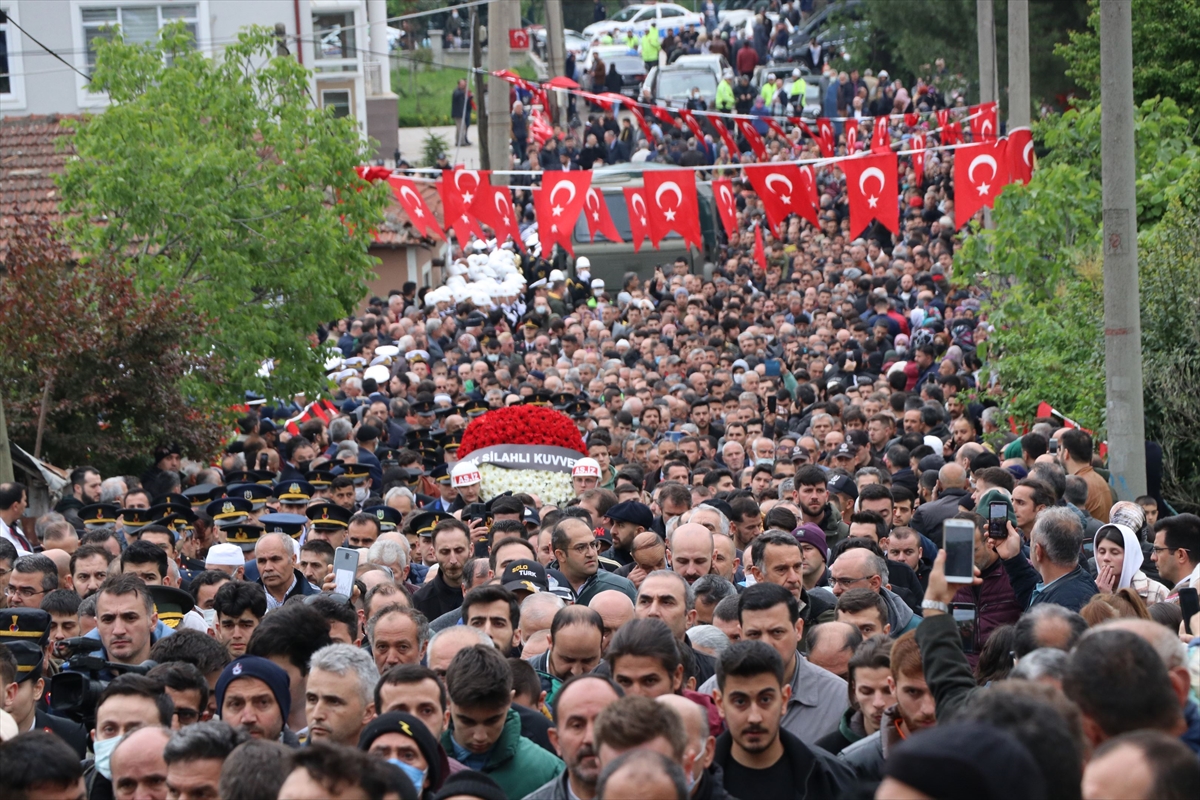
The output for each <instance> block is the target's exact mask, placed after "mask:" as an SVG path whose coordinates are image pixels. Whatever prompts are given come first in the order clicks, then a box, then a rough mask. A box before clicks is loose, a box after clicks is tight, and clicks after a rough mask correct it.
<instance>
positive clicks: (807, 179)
mask: <svg viewBox="0 0 1200 800" xmlns="http://www.w3.org/2000/svg"><path fill="white" fill-rule="evenodd" d="M819 205H820V200H819V199H818V198H817V173H816V172H815V171H814V170H813V168H812V165H811V164H801V165H800V197H799V198H798V200H797V205H796V213H797V214H799V215H800V216H801V217H803V218H804V219H806V220H808V221H809V222H811V223H812V224H813V225H814V226H816V227H818V228H819V227H821V217H820V215H819V214H818V213H817V208H818V206H819Z"/></svg>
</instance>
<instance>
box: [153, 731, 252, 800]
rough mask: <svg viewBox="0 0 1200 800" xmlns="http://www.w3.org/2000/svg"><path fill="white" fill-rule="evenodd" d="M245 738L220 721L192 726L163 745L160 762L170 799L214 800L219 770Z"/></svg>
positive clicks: (240, 732) (239, 732)
mask: <svg viewBox="0 0 1200 800" xmlns="http://www.w3.org/2000/svg"><path fill="white" fill-rule="evenodd" d="M248 740H249V737H247V736H246V734H245V733H243V732H242V731H239V730H236V729H234V728H232V727H230V726H229V725H228V724H226V723H224V722H221V721H220V720H211V721H209V722H202V723H200V724H198V725H193V726H192V727H190V728H188V729H187V730H186V731H183V732H181V733H177V734H175V735H174V736H172V737H171V741H169V742H167V746H166V748H164V750H163V760H164V761H165V762H166V764H167V781H166V783H167V790H168V792H169V793H170V794H169V796H170V797H179V798H184V797H186V798H189V800H190V799H191V798H209V797H218V796H219V794H218V787H219V785H220V781H221V768H222V767H223V765H224V764H225V760H226V759H227V758H228V757H229V756H230V754H232V753H233V751H234V749H236V748H237V747H238V746H239V745H241V744H243V743H244V742H246V741H248Z"/></svg>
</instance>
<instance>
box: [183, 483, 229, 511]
mask: <svg viewBox="0 0 1200 800" xmlns="http://www.w3.org/2000/svg"><path fill="white" fill-rule="evenodd" d="M222 494H224V489H223V487H220V486H217V485H216V484H215V483H198V484H196V485H195V486H190V487H188V488H187V489H184V490H183V496H184V497H186V498H187V500H188V502H189V503H191V504H192V510H193V511H199V510H200V509H202V508H204V506H206V505H208V504H209V503H211V502H212V501H213V500H216V499H217V498H218V497H220V496H221V495H222Z"/></svg>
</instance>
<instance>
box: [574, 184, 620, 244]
mask: <svg viewBox="0 0 1200 800" xmlns="http://www.w3.org/2000/svg"><path fill="white" fill-rule="evenodd" d="M583 215H584V217H585V218H586V219H587V226H588V234H589V235H590V236H591V237H592V241H593V242H594V241H596V234H597V233H599V234H602V235H603V236H604V238H605V239H608V240H609V241H610V242H616V243H617V244H623V243H624V242H625V240H624V239H622V238H621V234H619V233H617V226H616V225H614V224H613V221H612V217H611V216H610V215H609V213H608V204H607V203H605V202H604V194H603V193H602V192H601V191H600V190H599V189H597V188H596V187H595V186H589V187H588V190H587V192H585V193H584V195H583Z"/></svg>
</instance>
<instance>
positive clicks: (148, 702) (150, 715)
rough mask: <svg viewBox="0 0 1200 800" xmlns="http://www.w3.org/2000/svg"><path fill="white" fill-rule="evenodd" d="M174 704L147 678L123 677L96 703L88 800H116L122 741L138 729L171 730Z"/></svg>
mask: <svg viewBox="0 0 1200 800" xmlns="http://www.w3.org/2000/svg"><path fill="white" fill-rule="evenodd" d="M174 714H175V704H174V703H173V702H171V697H170V696H169V695H168V694H167V693H166V691H165V690H164V688H163V685H162V684H161V683H159V682H158V681H156V680H153V679H151V678H147V677H146V676H144V675H121V676H119V677H117V678H115V679H114V680H113V681H112V683H110V684H108V686H107V687H106V688H105V689H104V691H103V692H102V693H101V695H100V701H99V702H98V703H96V727H95V728H94V729H93V730H92V752H93V753H95V758H94V759H93V760H92V761H90V762H87V763H86V764H85V765H84V772H83V779H84V783H85V784H86V785H87V792H88V799H89V800H101V799H102V798H111V797H112V796H113V786H112V753H113V750H115V749H116V748H117V745H118V744H120V743H121V740H122V739H123V738H125V737H126V736H128V735H129V734H130V733H133V732H134V731H136V730H138V729H139V728H149V727H153V726H155V725H159V726H162V727H164V728H169V727H170V726H171V717H173V716H174Z"/></svg>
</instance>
